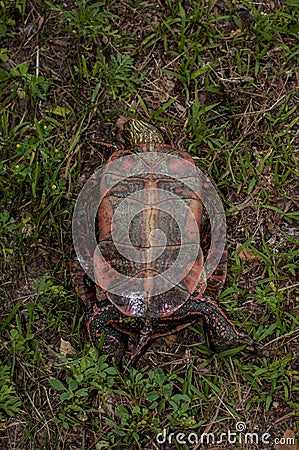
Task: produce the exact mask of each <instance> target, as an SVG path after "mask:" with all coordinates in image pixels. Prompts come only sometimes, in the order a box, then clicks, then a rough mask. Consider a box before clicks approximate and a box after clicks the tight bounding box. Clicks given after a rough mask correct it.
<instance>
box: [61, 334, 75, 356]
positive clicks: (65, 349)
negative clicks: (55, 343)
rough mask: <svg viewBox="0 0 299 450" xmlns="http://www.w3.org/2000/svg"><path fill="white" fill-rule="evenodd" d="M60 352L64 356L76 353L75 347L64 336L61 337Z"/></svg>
mask: <svg viewBox="0 0 299 450" xmlns="http://www.w3.org/2000/svg"><path fill="white" fill-rule="evenodd" d="M59 352H60V353H61V354H62V355H64V356H67V355H75V354H76V351H75V349H74V347H72V345H71V344H70V343H69V341H65V340H64V339H62V338H61V339H60V348H59Z"/></svg>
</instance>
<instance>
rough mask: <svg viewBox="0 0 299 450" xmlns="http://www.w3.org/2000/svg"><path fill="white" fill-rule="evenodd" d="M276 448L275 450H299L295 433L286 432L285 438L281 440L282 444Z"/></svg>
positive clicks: (276, 445) (275, 446)
mask: <svg viewBox="0 0 299 450" xmlns="http://www.w3.org/2000/svg"><path fill="white" fill-rule="evenodd" d="M274 448H275V450H299V444H298V441H297V440H296V436H295V433H294V431H292V430H286V431H285V433H284V435H283V437H282V438H280V444H275V445H274Z"/></svg>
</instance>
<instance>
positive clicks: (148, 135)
mask: <svg viewBox="0 0 299 450" xmlns="http://www.w3.org/2000/svg"><path fill="white" fill-rule="evenodd" d="M123 138H124V139H125V141H126V142H127V143H128V144H131V145H132V144H137V145H138V144H141V143H151V142H157V143H161V144H162V143H163V142H164V141H165V139H164V137H163V134H162V133H161V131H160V130H158V128H156V127H154V126H153V125H150V124H148V123H146V122H142V121H141V120H137V119H130V120H128V122H126V123H125V125H124V130H123Z"/></svg>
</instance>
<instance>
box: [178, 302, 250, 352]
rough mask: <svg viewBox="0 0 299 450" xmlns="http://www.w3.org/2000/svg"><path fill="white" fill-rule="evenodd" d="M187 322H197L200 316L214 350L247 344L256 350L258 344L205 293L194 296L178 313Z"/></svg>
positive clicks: (219, 350) (220, 350)
mask: <svg viewBox="0 0 299 450" xmlns="http://www.w3.org/2000/svg"><path fill="white" fill-rule="evenodd" d="M178 314H179V315H180V316H181V317H182V318H183V320H184V321H185V322H187V321H189V322H191V321H193V322H195V321H196V319H197V318H199V319H200V320H201V321H202V323H203V327H204V330H205V331H206V333H207V336H208V340H209V344H210V346H211V348H212V350H214V351H216V352H222V351H224V350H228V349H231V348H234V347H239V346H241V345H246V348H247V349H248V350H253V351H255V350H256V349H257V344H256V343H255V342H254V341H253V339H252V338H251V337H249V336H247V334H245V333H243V332H239V331H238V330H237V329H236V327H235V325H234V324H233V323H232V322H231V321H230V320H229V319H228V318H227V317H226V315H225V313H224V312H223V311H222V309H221V308H220V306H219V305H218V304H217V302H216V301H215V300H213V299H212V298H211V297H208V296H207V295H205V294H203V296H202V298H198V297H196V296H194V297H193V298H191V299H190V300H189V302H187V303H186V304H185V305H184V306H183V307H182V308H181V309H180V310H179V311H178V312H177V313H176V314H175V316H176V315H178Z"/></svg>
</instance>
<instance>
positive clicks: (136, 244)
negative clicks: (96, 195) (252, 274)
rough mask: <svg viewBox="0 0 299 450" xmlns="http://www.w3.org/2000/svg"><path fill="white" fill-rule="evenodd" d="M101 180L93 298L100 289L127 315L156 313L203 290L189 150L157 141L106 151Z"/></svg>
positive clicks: (199, 211) (197, 200) (198, 211)
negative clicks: (95, 289) (106, 160)
mask: <svg viewBox="0 0 299 450" xmlns="http://www.w3.org/2000/svg"><path fill="white" fill-rule="evenodd" d="M182 160H184V161H185V162H186V164H182ZM109 163H113V164H112V166H113V169H111V164H109ZM145 168H146V169H145ZM126 174H129V176H126ZM186 180H188V183H187V184H186ZM100 183H101V184H100V190H101V193H102V194H103V195H101V198H102V200H101V203H100V205H99V209H98V214H97V224H98V230H99V232H98V246H97V248H96V251H95V253H94V274H95V281H96V284H97V290H98V296H102V291H104V292H105V294H106V297H107V298H108V299H109V300H110V301H111V302H112V304H113V305H114V306H115V307H116V308H117V309H118V310H119V311H121V312H122V313H123V314H124V315H126V316H130V317H144V318H163V317H167V316H170V315H171V314H173V313H174V312H175V311H177V310H178V309H179V308H181V307H182V305H183V304H184V303H186V302H187V301H188V299H189V298H190V295H192V294H193V293H194V292H195V290H196V293H197V295H200V294H201V293H202V292H204V290H205V288H206V280H205V276H204V255H203V252H202V249H201V246H200V240H201V237H200V235H199V230H200V224H201V220H202V217H203V203H202V200H201V192H200V183H198V172H197V168H196V166H195V164H194V162H193V159H192V158H191V156H190V155H188V154H187V153H185V152H183V151H180V150H178V149H176V148H174V147H172V146H170V145H166V144H162V143H157V142H156V143H155V142H151V143H146V144H142V143H139V144H138V145H132V146H130V147H128V148H126V149H125V150H119V151H117V152H115V153H114V154H113V155H112V156H111V158H110V160H109V162H108V164H107V165H106V168H105V170H104V172H103V173H102V176H101V181H100ZM184 205H185V206H184ZM206 237H207V236H203V237H202V239H203V240H206Z"/></svg>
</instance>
